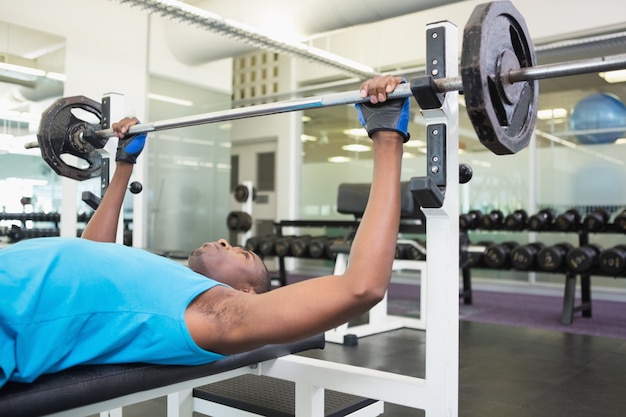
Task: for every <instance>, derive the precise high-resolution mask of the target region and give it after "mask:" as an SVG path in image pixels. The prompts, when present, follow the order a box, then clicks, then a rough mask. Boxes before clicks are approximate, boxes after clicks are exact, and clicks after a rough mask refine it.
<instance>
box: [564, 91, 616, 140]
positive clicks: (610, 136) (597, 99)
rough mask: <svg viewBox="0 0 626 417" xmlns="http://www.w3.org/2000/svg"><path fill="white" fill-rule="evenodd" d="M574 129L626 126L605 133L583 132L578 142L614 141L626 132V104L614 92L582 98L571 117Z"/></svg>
mask: <svg viewBox="0 0 626 417" xmlns="http://www.w3.org/2000/svg"><path fill="white" fill-rule="evenodd" d="M569 125H570V129H572V130H573V131H588V130H596V129H610V128H615V129H617V128H620V127H621V128H624V130H618V131H612V132H603V133H581V134H578V135H576V139H578V142H580V143H582V144H585V145H594V144H601V143H612V142H615V140H616V139H618V138H621V137H623V136H624V133H626V106H625V105H624V103H622V101H620V99H618V98H617V97H615V96H614V95H612V94H607V93H598V94H592V95H590V96H587V97H585V98H583V99H582V100H580V101H579V102H578V103H577V104H576V105H575V106H574V111H573V112H572V115H571V116H570V119H569Z"/></svg>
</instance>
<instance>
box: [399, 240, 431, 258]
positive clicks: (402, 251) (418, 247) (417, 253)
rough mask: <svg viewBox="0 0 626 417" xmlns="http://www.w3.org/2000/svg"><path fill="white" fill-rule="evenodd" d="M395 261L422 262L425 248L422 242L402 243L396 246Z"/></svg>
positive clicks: (424, 256)
mask: <svg viewBox="0 0 626 417" xmlns="http://www.w3.org/2000/svg"><path fill="white" fill-rule="evenodd" d="M396 256H397V259H408V260H410V261H423V260H425V259H426V246H425V243H424V242H421V241H419V240H415V241H408V240H407V241H402V242H399V243H398V244H397V245H396Z"/></svg>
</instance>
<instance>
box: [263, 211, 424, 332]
mask: <svg viewBox="0 0 626 417" xmlns="http://www.w3.org/2000/svg"><path fill="white" fill-rule="evenodd" d="M358 226H359V221H358V219H357V220H355V221H332V220H330V221H328V220H282V221H279V222H277V223H274V227H275V231H276V236H277V237H280V236H283V232H284V231H283V228H286V227H292V228H346V229H347V230H348V233H350V234H351V233H354V232H356V229H357V228H358ZM398 232H399V234H424V233H426V227H425V224H424V223H423V221H421V220H417V219H402V220H401V222H400V228H399V231H398ZM398 242H402V240H399V241H398ZM331 250H332V251H333V252H334V253H336V259H335V265H334V270H333V273H334V274H338V275H340V274H343V272H344V271H345V269H346V266H347V263H348V254H349V251H350V241H349V240H348V241H346V242H345V243H344V244H340V245H333V247H332V249H331ZM277 258H278V260H279V278H278V279H279V281H280V284H281V285H286V284H287V272H286V268H285V256H277ZM307 259H314V258H307ZM319 259H322V260H328V259H327V258H319ZM392 269H393V270H394V271H398V270H405V271H406V270H412V271H418V272H419V273H420V285H421V289H420V294H425V293H426V285H427V283H426V262H425V261H423V260H421V261H420V260H408V259H396V260H394V264H393V267H392ZM387 307H388V304H387V296H385V297H384V299H383V300H382V301H381V302H380V303H378V304H377V305H376V306H374V307H373V308H372V309H370V311H369V315H368V322H367V323H364V324H359V325H355V326H350V325H349V324H348V323H345V324H343V325H341V326H338V327H336V328H334V329H332V330H330V331H327V332H326V341H328V342H332V343H339V344H346V345H352V344H355V343H357V342H356V340H357V339H358V338H360V337H364V336H370V335H373V334H378V333H382V332H386V331H390V330H395V329H399V328H411V329H418V330H424V329H425V327H426V326H425V322H426V303H425V302H424V300H421V302H420V304H419V309H420V315H419V318H408V317H399V316H391V315H389V314H388V311H387Z"/></svg>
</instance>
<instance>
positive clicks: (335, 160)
mask: <svg viewBox="0 0 626 417" xmlns="http://www.w3.org/2000/svg"><path fill="white" fill-rule="evenodd" d="M351 160H352V159H351V158H348V157H347V156H331V157H330V158H328V162H333V163H335V164H339V163H343V162H350V161H351Z"/></svg>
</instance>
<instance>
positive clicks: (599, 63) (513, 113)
mask: <svg viewBox="0 0 626 417" xmlns="http://www.w3.org/2000/svg"><path fill="white" fill-rule="evenodd" d="M623 68H626V54H619V55H612V56H604V57H598V58H595V59H584V60H577V61H569V62H562V63H555V64H548V65H536V62H535V53H534V47H533V45H532V41H531V39H530V36H529V34H528V30H527V28H526V25H525V22H524V18H523V17H522V16H521V14H520V13H519V12H518V11H517V9H516V8H515V7H514V6H513V4H512V3H511V2H510V1H494V2H490V3H483V4H479V5H478V6H476V8H475V9H474V11H473V12H472V14H471V16H470V18H469V20H468V22H467V24H466V26H465V29H464V32H463V45H462V51H461V60H460V71H459V73H460V75H461V76H460V77H438V76H434V75H433V74H427V75H425V76H422V77H416V78H413V79H411V80H410V81H409V82H407V83H403V84H400V85H398V86H397V87H396V89H395V91H394V92H393V93H391V94H390V95H389V98H390V99H400V98H409V97H412V96H413V97H415V99H416V101H417V102H418V104H420V106H421V107H422V108H426V107H425V106H433V107H434V108H436V107H437V104H438V103H437V101H440V100H441V97H440V96H442V95H443V94H445V93H448V92H452V91H459V92H461V93H462V94H463V95H464V96H465V107H466V109H467V112H468V116H469V118H470V121H471V122H472V124H473V126H474V129H475V131H476V134H477V137H478V139H479V140H480V142H481V143H482V144H483V145H484V146H486V147H487V148H488V149H489V150H491V151H492V152H494V153H495V154H512V153H516V152H518V151H520V150H521V149H523V148H525V147H526V146H527V145H528V143H529V141H530V138H531V136H532V133H533V131H534V127H535V124H536V119H537V108H536V107H537V100H538V80H541V79H547V78H557V77H562V76H570V75H579V74H587V73H594V72H605V71H612V70H617V69H623ZM431 97H436V99H435V100H431ZM368 101H369V98H362V97H361V96H360V94H359V91H350V92H342V93H332V94H326V95H322V96H315V97H306V98H298V99H293V100H287V101H280V102H274V103H266V104H259V105H255V106H250V107H244V108H236V109H228V110H222V111H217V112H212V113H205V114H200V115H195V116H186V117H180V118H174V119H169V120H162V121H156V122H148V123H141V124H137V125H134V126H132V127H131V128H130V129H129V132H128V134H129V135H133V134H138V133H150V132H155V131H160V130H167V129H175V128H181V127H189V126H196V125H201V124H208V123H215V122H225V121H230V120H237V119H243V118H249V117H257V116H266V115H271V114H278V113H285V112H291V111H301V110H309V109H315V108H321V107H331V106H339V105H347V104H357V103H365V102H368ZM433 102H434V104H433ZM74 108H79V109H82V110H84V111H87V112H89V113H92V114H93V115H95V116H96V117H97V118H98V119H100V120H102V114H101V104H100V103H98V102H96V101H94V100H90V99H88V98H86V97H83V96H75V97H69V98H62V99H59V100H57V101H56V102H55V103H53V104H52V105H51V106H50V107H49V108H48V109H47V110H46V111H45V112H44V113H43V114H42V119H41V124H40V127H39V132H38V133H37V142H38V144H39V147H40V149H41V152H42V156H43V159H44V160H45V161H46V162H47V163H48V165H50V166H51V167H52V168H53V169H54V170H55V171H56V172H57V173H58V174H59V175H63V176H67V177H69V178H73V179H78V180H85V179H89V178H93V177H96V176H98V175H100V166H101V156H100V154H99V152H98V151H97V149H99V148H102V147H104V145H105V144H106V142H107V141H108V139H109V138H110V137H112V136H114V134H113V130H112V129H101V128H100V125H94V124H91V123H88V122H86V121H84V120H81V119H79V118H78V117H76V116H75V115H74V112H73V109H74ZM64 154H70V155H74V156H76V157H78V158H79V159H82V160H83V161H86V164H87V166H86V167H73V166H70V165H68V164H67V162H66V161H64V160H63V159H62V158H61V156H62V155H64Z"/></svg>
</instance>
